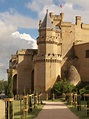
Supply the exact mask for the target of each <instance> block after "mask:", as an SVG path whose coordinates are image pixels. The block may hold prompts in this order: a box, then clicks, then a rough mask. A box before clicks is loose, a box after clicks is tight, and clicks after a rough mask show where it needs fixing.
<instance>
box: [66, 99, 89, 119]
mask: <svg viewBox="0 0 89 119" xmlns="http://www.w3.org/2000/svg"><path fill="white" fill-rule="evenodd" d="M66 105H67V107H68V108H69V109H70V110H71V111H72V112H73V113H74V114H75V115H77V116H78V117H79V119H89V116H86V112H85V110H84V102H83V101H82V102H81V105H82V106H81V111H77V108H76V107H75V106H72V105H68V104H67V103H66Z"/></svg>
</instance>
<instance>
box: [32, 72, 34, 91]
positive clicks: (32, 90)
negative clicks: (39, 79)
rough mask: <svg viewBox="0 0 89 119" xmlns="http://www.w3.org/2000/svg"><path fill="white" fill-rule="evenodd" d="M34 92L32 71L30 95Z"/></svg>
mask: <svg viewBox="0 0 89 119" xmlns="http://www.w3.org/2000/svg"><path fill="white" fill-rule="evenodd" d="M33 91H34V70H32V73H31V93H33Z"/></svg>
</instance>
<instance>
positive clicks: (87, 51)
mask: <svg viewBox="0 0 89 119" xmlns="http://www.w3.org/2000/svg"><path fill="white" fill-rule="evenodd" d="M86 58H89V50H86Z"/></svg>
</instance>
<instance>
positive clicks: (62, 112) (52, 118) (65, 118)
mask: <svg viewBox="0 0 89 119" xmlns="http://www.w3.org/2000/svg"><path fill="white" fill-rule="evenodd" d="M45 103H46V105H44V107H43V109H42V110H41V111H40V113H39V114H38V116H37V117H36V118H34V119H79V118H78V117H77V116H76V115H75V114H74V113H73V112H71V111H70V109H68V108H67V107H66V105H65V104H64V103H63V102H45Z"/></svg>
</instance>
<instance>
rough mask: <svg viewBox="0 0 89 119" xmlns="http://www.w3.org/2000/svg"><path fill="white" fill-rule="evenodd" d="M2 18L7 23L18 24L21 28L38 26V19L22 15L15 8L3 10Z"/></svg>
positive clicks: (0, 15)
mask: <svg viewBox="0 0 89 119" xmlns="http://www.w3.org/2000/svg"><path fill="white" fill-rule="evenodd" d="M0 19H1V20H3V21H4V22H5V23H7V24H12V25H16V26H17V27H20V28H38V20H37V19H33V18H31V17H30V16H24V15H21V14H19V13H18V12H17V11H16V10H15V9H13V8H12V9H9V11H6V12H1V13H0Z"/></svg>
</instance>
